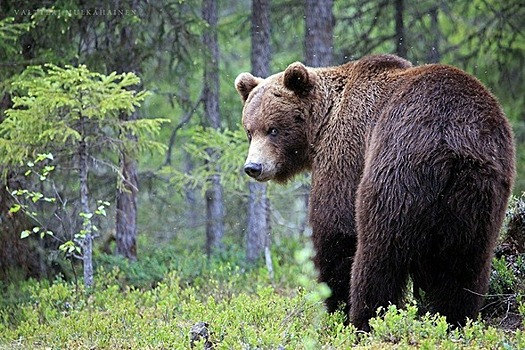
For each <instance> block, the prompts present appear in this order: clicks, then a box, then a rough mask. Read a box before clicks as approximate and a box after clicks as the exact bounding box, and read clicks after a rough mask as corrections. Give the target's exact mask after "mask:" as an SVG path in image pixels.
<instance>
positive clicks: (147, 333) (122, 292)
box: [0, 248, 525, 349]
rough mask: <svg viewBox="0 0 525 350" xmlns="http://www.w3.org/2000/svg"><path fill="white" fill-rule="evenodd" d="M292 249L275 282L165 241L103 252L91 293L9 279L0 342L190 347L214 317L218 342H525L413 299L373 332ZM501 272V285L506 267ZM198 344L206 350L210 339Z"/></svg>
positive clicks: (455, 345)
mask: <svg viewBox="0 0 525 350" xmlns="http://www.w3.org/2000/svg"><path fill="white" fill-rule="evenodd" d="M290 255H291V254H289V253H288V254H284V253H283V252H275V254H274V257H275V258H277V256H280V257H281V258H280V259H276V261H275V277H274V279H273V280H271V279H270V278H269V276H268V273H267V271H266V270H265V269H264V268H254V267H249V266H244V265H243V263H242V252H241V251H239V250H235V249H233V250H232V251H230V252H229V253H228V254H227V255H223V256H221V257H217V258H214V259H211V260H208V259H206V257H205V256H202V255H200V254H199V253H195V252H193V253H192V252H184V251H177V252H174V251H170V250H169V249H168V248H165V249H157V250H156V251H155V252H144V255H143V257H142V258H141V260H140V261H138V262H136V263H129V262H126V261H124V260H121V259H118V258H115V257H110V256H106V255H98V256H97V258H96V261H97V264H98V269H97V274H96V282H95V287H94V288H93V289H92V290H90V291H86V290H84V289H83V287H82V286H76V285H75V284H74V283H73V282H69V281H64V280H61V279H57V280H55V281H53V282H49V281H44V280H43V281H35V280H31V281H26V282H21V283H18V284H16V286H15V285H10V286H4V288H3V297H2V299H1V300H0V320H1V322H0V348H2V349H189V348H190V330H191V329H192V326H193V325H195V324H196V323H197V322H206V323H207V324H208V326H207V330H208V331H209V333H210V335H209V340H210V341H211V342H212V343H213V345H214V349H348V348H351V347H356V348H363V349H385V348H387V349H388V348H393V349H394V348H395V349H411V348H414V349H416V348H418V349H436V348H438V349H439V348H441V349H461V348H463V349H480V348H481V349H520V348H525V335H524V334H523V332H522V331H521V330H519V329H518V330H513V331H508V330H505V329H503V328H498V327H494V326H490V325H489V324H488V323H487V322H483V321H479V320H478V321H476V322H470V323H469V324H468V325H467V326H466V327H464V328H463V329H460V330H451V329H450V328H449V326H448V325H447V323H446V322H445V320H444V319H443V318H442V317H439V316H436V315H424V316H418V312H417V307H416V305H415V304H412V303H410V304H408V305H407V306H405V307H404V308H402V309H401V308H397V307H395V306H391V307H389V308H388V309H387V310H385V312H384V313H383V316H382V317H380V318H375V319H373V320H372V321H371V326H372V332H370V333H369V334H362V333H359V332H357V331H356V330H355V329H354V328H353V327H351V326H349V327H346V326H344V325H343V316H342V315H341V314H338V313H336V314H334V315H329V314H327V313H326V312H325V311H324V307H323V303H322V299H323V297H324V296H325V295H326V290H325V288H323V287H322V286H319V285H318V284H317V283H315V282H314V281H315V276H314V273H313V267H312V265H311V262H310V261H309V260H308V257H309V255H310V253H309V250H304V251H301V252H299V253H298V254H295V257H294V258H292V257H290ZM286 256H288V258H283V257H286ZM498 269H499V271H500V273H499V275H498V279H497V281H499V282H498V283H500V284H501V278H502V276H503V277H504V276H505V273H506V272H505V271H504V269H505V267H504V264H502V263H501V262H499V263H498ZM508 278H511V277H508ZM520 306H521V304H520ZM523 309H524V308H523V307H520V312H523V311H525V310H523ZM194 346H195V347H194V348H195V349H204V341H200V343H199V341H196V342H195V343H194Z"/></svg>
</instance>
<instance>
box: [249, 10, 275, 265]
mask: <svg viewBox="0 0 525 350" xmlns="http://www.w3.org/2000/svg"><path fill="white" fill-rule="evenodd" d="M251 32H252V34H251V35H252V49H251V64H252V73H253V74H255V75H256V76H260V77H267V76H268V74H269V70H270V68H269V67H270V56H271V53H270V1H269V0H253V1H252V29H251ZM248 189H249V197H248V225H247V226H248V227H247V231H246V260H247V261H248V262H250V263H253V262H254V261H256V260H257V259H259V258H260V257H261V256H262V255H263V254H264V253H265V252H267V253H266V256H267V257H266V260H267V265H269V270H270V271H272V270H273V269H272V268H271V259H270V257H269V252H270V249H269V247H270V242H271V240H270V202H269V199H268V195H267V186H266V183H259V182H252V181H250V182H249V183H248Z"/></svg>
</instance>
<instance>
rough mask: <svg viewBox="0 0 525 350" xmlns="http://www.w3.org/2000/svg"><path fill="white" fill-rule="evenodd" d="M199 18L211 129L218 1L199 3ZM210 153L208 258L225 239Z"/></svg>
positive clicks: (215, 111)
mask: <svg viewBox="0 0 525 350" xmlns="http://www.w3.org/2000/svg"><path fill="white" fill-rule="evenodd" d="M202 18H203V19H204V20H205V21H206V22H207V23H208V28H207V29H206V31H205V32H204V35H203V44H204V46H205V47H206V48H207V55H206V57H205V59H204V89H203V104H204V114H205V115H206V122H207V124H208V125H209V126H210V127H212V128H214V129H219V128H220V127H221V121H220V113H219V42H218V38H217V22H218V13H217V1H215V0H204V1H203V3H202ZM208 152H209V153H210V156H211V159H212V164H210V166H212V167H214V169H213V170H214V175H212V176H210V178H209V179H208V186H209V187H208V189H207V190H206V194H205V196H206V253H207V254H208V256H210V255H211V254H213V253H214V252H215V251H217V250H220V249H221V248H222V239H223V237H224V199H223V190H222V185H221V182H220V173H221V169H220V168H219V167H218V166H217V165H215V164H213V163H215V162H214V161H213V160H215V159H216V155H215V154H214V152H213V150H209V151H208Z"/></svg>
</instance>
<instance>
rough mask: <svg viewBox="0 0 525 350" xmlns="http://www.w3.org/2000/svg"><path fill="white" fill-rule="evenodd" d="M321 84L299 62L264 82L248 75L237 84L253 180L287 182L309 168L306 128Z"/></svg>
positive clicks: (245, 167) (239, 77)
mask: <svg viewBox="0 0 525 350" xmlns="http://www.w3.org/2000/svg"><path fill="white" fill-rule="evenodd" d="M317 83H318V77H317V75H316V74H315V72H314V71H313V70H311V69H308V68H306V67H305V66H304V65H303V64H301V63H299V62H296V63H292V64H291V65H290V66H288V68H287V69H286V70H285V71H284V72H282V73H278V74H275V75H272V76H270V77H268V78H266V79H261V78H256V77H254V76H253V75H252V74H250V73H241V74H240V75H239V76H238V77H237V79H235V87H236V89H237V91H238V92H239V94H240V95H241V98H242V100H243V102H244V108H243V116H242V124H243V126H244V129H245V130H246V134H247V136H248V141H249V142H250V148H249V151H248V157H247V159H246V163H245V164H244V171H245V172H246V173H247V174H248V175H249V176H251V177H253V178H254V179H256V180H257V181H268V180H275V181H277V182H286V181H287V180H288V179H290V178H291V177H292V176H293V175H295V174H297V173H299V172H301V171H302V170H305V169H307V168H308V167H310V157H309V151H308V140H307V125H306V122H307V119H308V114H309V113H310V111H311V106H312V103H313V100H314V98H313V95H314V91H315V88H316V85H317Z"/></svg>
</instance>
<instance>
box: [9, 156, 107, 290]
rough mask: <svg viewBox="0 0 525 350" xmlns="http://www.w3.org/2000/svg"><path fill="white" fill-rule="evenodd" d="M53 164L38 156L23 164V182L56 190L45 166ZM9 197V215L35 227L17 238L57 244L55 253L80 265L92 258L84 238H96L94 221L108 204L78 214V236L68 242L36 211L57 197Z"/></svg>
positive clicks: (25, 192) (30, 193)
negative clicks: (26, 219)
mask: <svg viewBox="0 0 525 350" xmlns="http://www.w3.org/2000/svg"><path fill="white" fill-rule="evenodd" d="M53 160H54V158H53V155H52V154H51V153H43V154H38V155H37V157H36V158H35V160H33V161H29V162H27V167H28V168H29V169H28V170H27V171H26V172H25V173H24V175H25V176H26V178H30V177H35V178H36V180H35V179H30V180H34V182H35V181H38V182H40V184H41V186H39V187H40V188H46V185H47V184H48V183H50V184H49V186H47V187H48V188H56V186H55V185H54V183H53V181H52V180H51V179H50V175H51V173H52V172H53V171H54V170H55V166H54V165H52V164H49V162H52V161H53ZM34 182H33V183H34ZM11 195H12V196H13V198H14V200H15V204H13V205H12V206H11V208H10V210H9V211H10V212H11V213H13V214H14V213H18V212H22V213H24V214H26V215H28V216H29V217H30V218H31V219H32V221H33V222H34V223H35V226H33V227H32V228H31V229H30V230H23V231H22V232H21V234H20V238H22V239H24V238H28V237H30V236H31V235H38V236H39V238H40V239H44V238H45V237H46V236H49V237H53V238H54V239H55V240H56V241H57V242H58V243H59V244H60V245H59V246H58V250H59V251H61V252H62V253H64V254H65V256H66V258H69V259H71V258H76V259H79V260H82V261H85V260H89V261H91V259H92V258H91V256H88V255H91V254H92V251H87V250H86V237H87V236H88V235H90V236H92V237H93V238H95V237H96V235H97V232H98V227H97V226H96V225H95V222H94V217H95V216H100V217H105V216H106V208H107V207H108V206H109V205H110V203H109V202H107V201H101V200H99V201H97V208H96V210H95V211H94V212H93V213H90V212H81V213H80V214H79V216H80V218H81V221H82V223H81V229H80V230H79V231H78V232H75V233H72V234H70V239H67V238H64V237H60V236H58V235H56V234H55V233H54V232H53V231H52V230H51V229H50V228H49V227H48V226H47V224H46V222H45V221H46V220H41V215H40V214H39V211H40V212H42V211H43V210H44V209H42V207H41V206H40V205H39V204H40V203H41V202H45V203H50V204H54V203H57V198H60V196H59V195H58V194H57V193H55V194H53V195H47V194H44V193H42V192H41V191H36V190H30V189H25V188H20V189H16V190H13V191H11ZM62 204H63V203H62ZM64 207H65V206H64ZM45 209H47V210H49V211H52V212H56V210H51V208H45ZM68 214H69V213H66V214H65V215H68ZM73 266H74V265H73ZM87 268H88V269H89V268H90V267H89V266H88V267H87ZM84 269H86V265H84ZM73 270H74V268H73ZM91 270H92V267H91ZM86 278H89V279H91V280H92V278H93V276H92V273H90V276H87V277H86V276H84V282H85V283H86ZM86 285H88V286H89V285H90V284H89V282H88V283H86Z"/></svg>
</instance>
